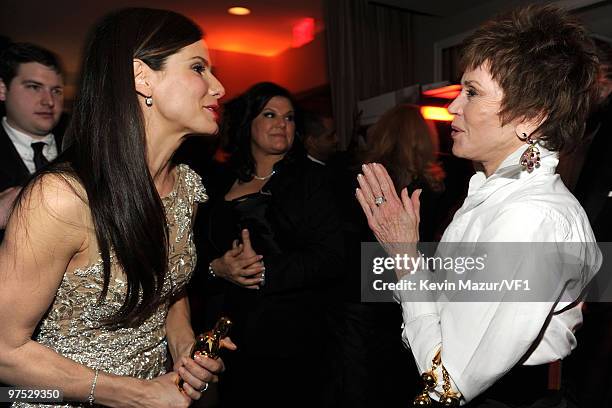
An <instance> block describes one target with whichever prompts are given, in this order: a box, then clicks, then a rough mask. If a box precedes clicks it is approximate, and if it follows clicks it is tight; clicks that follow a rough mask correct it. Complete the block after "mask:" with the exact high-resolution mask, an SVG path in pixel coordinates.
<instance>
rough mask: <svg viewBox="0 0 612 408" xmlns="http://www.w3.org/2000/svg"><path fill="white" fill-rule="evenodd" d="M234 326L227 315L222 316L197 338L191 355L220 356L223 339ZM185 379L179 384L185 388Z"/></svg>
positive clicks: (193, 357) (213, 357)
mask: <svg viewBox="0 0 612 408" xmlns="http://www.w3.org/2000/svg"><path fill="white" fill-rule="evenodd" d="M231 327H232V321H231V320H230V319H229V318H227V317H221V318H219V320H217V323H216V324H215V327H213V329H212V330H209V331H207V332H206V333H202V334H200V335H199V336H198V337H197V338H196V342H195V344H194V345H193V347H192V348H191V352H190V356H191V358H192V359H195V357H196V356H197V355H201V356H203V357H209V358H212V359H215V360H216V359H217V358H219V351H220V349H221V339H222V338H224V337H227V333H228V332H229V329H230V328H231ZM183 382H184V381H183V379H182V378H181V379H179V382H178V386H179V388H180V389H181V390H182V389H183Z"/></svg>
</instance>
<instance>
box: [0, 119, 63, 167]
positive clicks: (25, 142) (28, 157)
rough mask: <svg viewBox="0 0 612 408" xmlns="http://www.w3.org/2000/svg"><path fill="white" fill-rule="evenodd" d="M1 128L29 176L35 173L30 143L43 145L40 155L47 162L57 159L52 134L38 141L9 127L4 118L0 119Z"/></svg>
mask: <svg viewBox="0 0 612 408" xmlns="http://www.w3.org/2000/svg"><path fill="white" fill-rule="evenodd" d="M2 127H3V128H4V131H5V132H6V134H7V135H8V137H9V139H11V142H13V145H14V146H15V149H17V153H19V156H21V160H23V163H24V164H25V166H26V167H27V168H28V171H29V172H30V174H34V172H35V171H36V165H35V164H34V150H33V149H32V143H37V142H44V143H45V146H44V147H43V151H42V153H43V156H45V158H46V159H47V160H49V161H51V160H53V159H55V158H56V157H57V145H56V143H55V137H54V136H53V133H49V134H48V135H47V136H45V137H43V138H40V139H34V138H33V137H32V136H30V135H28V134H26V133H23V132H21V131H19V130H17V129H15V128H14V127H11V125H9V124H8V121H7V119H6V116H5V117H4V118H2Z"/></svg>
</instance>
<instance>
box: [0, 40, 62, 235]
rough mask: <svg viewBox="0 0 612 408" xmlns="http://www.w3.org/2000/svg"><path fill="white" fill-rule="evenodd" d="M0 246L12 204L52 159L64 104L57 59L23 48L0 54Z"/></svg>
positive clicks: (20, 45)
mask: <svg viewBox="0 0 612 408" xmlns="http://www.w3.org/2000/svg"><path fill="white" fill-rule="evenodd" d="M0 102H1V103H2V104H3V108H4V109H3V110H4V111H5V116H3V117H2V119H0V241H1V240H2V238H3V236H4V228H5V227H6V222H7V219H8V216H9V214H10V211H11V208H12V205H13V202H14V200H15V198H16V197H17V194H19V191H20V190H21V187H22V186H23V185H24V184H25V183H26V182H27V181H28V179H29V178H30V176H31V175H32V174H33V173H34V172H35V171H36V170H39V169H40V168H42V167H44V166H45V165H46V164H47V163H48V162H50V161H51V160H53V159H55V158H56V157H57V155H58V152H59V151H60V148H61V140H60V138H59V135H57V136H56V135H53V133H51V131H52V129H53V128H54V127H55V126H56V125H57V123H58V121H59V119H60V115H61V113H62V108H63V104H64V81H63V78H62V72H61V68H60V64H59V61H58V59H57V57H56V56H55V55H54V54H53V53H52V52H50V51H48V50H46V49H44V48H41V47H39V46H36V45H34V44H28V43H13V44H10V45H8V46H7V47H6V48H4V50H2V53H1V55H0Z"/></svg>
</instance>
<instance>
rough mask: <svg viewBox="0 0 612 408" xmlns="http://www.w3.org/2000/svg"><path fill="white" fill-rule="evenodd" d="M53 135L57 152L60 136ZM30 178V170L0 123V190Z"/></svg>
mask: <svg viewBox="0 0 612 408" xmlns="http://www.w3.org/2000/svg"><path fill="white" fill-rule="evenodd" d="M54 136H55V143H56V146H57V150H58V153H59V152H60V151H61V147H62V138H61V136H58V135H54ZM29 179H30V172H29V171H28V168H27V167H26V165H25V164H24V163H23V160H22V159H21V156H19V153H18V152H17V149H16V148H15V145H13V142H12V141H11V139H10V138H9V137H8V135H7V134H6V131H5V130H4V126H2V125H0V191H3V190H6V189H7V188H9V187H15V186H23V185H25V184H26V183H27V181H28V180H29Z"/></svg>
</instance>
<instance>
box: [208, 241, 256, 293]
mask: <svg viewBox="0 0 612 408" xmlns="http://www.w3.org/2000/svg"><path fill="white" fill-rule="evenodd" d="M241 239H242V243H239V242H238V240H235V241H234V242H233V244H232V249H230V250H228V251H227V252H226V253H225V254H224V255H223V256H221V257H220V258H217V259H214V260H213V261H212V262H211V263H210V266H211V268H212V270H213V272H214V274H215V275H216V276H218V277H220V278H224V279H226V280H228V281H230V282H232V283H234V284H236V285H238V286H242V287H244V288H247V289H259V287H260V285H261V284H262V283H263V281H264V272H265V269H266V268H265V267H264V264H263V256H262V255H257V254H256V253H255V251H254V250H253V247H252V245H251V238H250V236H249V231H248V230H247V229H243V230H242V232H241Z"/></svg>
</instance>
